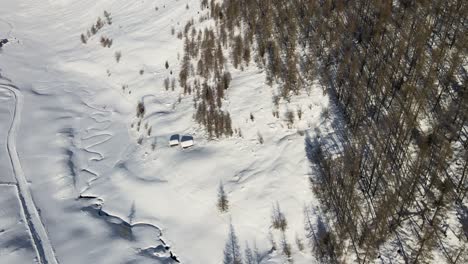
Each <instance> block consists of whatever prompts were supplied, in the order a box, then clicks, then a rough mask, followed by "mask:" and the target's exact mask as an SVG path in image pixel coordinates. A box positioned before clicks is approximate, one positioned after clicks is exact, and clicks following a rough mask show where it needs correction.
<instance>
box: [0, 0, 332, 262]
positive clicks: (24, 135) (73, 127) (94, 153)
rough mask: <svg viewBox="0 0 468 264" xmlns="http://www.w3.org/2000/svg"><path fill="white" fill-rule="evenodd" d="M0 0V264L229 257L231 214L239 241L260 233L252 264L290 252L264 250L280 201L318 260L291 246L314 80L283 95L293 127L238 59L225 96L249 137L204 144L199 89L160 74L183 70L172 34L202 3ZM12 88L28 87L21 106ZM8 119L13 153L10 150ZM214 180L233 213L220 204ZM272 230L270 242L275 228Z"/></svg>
mask: <svg viewBox="0 0 468 264" xmlns="http://www.w3.org/2000/svg"><path fill="white" fill-rule="evenodd" d="M187 5H188V6H189V8H188V9H187V7H186V6H187ZM0 6H2V8H1V9H0V17H1V20H0V39H1V38H4V37H8V38H9V39H10V43H8V44H7V45H5V46H4V47H3V48H2V49H0V77H1V79H0V83H1V84H2V86H0V172H1V173H0V190H1V191H0V201H2V202H1V203H0V204H2V208H0V246H1V248H0V263H2V264H3V263H5V264H10V263H62V264H63V263H66V264H68V263H77V264H78V263H109V264H111V263H112V264H114V263H175V261H176V260H177V261H179V262H180V263H187V264H189V263H191V264H205V263H206V264H211V263H213V264H216V263H222V259H223V249H224V246H225V242H226V240H227V236H228V231H229V225H230V223H232V224H233V226H234V227H235V230H236V234H237V236H238V238H239V240H240V244H241V247H242V248H245V244H246V242H248V243H249V245H251V246H253V245H254V244H256V246H257V247H258V249H259V251H260V252H261V253H262V255H263V256H264V258H263V260H262V262H261V263H285V262H287V261H286V260H285V258H284V257H283V256H281V254H280V253H279V251H278V252H271V251H270V249H271V244H270V242H269V232H270V230H273V229H272V228H271V211H272V207H273V204H275V203H276V202H278V203H279V204H280V206H281V208H282V210H283V211H284V213H285V215H286V218H287V221H288V228H287V230H286V235H287V239H288V242H289V243H291V245H292V247H293V248H294V249H293V257H294V261H295V263H313V262H314V261H315V260H314V259H313V258H312V256H311V255H310V250H309V249H306V250H305V251H304V252H300V251H299V250H297V247H296V245H295V243H294V241H295V239H296V236H297V237H299V238H300V239H302V241H303V242H304V243H306V240H305V237H304V214H303V210H304V207H305V206H315V205H316V203H317V202H316V201H315V199H314V197H313V194H312V192H311V190H310V185H309V179H308V178H309V174H310V173H311V169H310V163H309V160H308V159H307V156H306V150H305V149H306V141H305V136H306V135H308V134H313V133H316V130H317V129H320V130H322V133H329V132H330V131H328V130H327V128H329V127H330V123H329V121H326V122H322V121H323V119H322V118H320V114H321V112H322V109H323V108H326V107H328V104H329V102H328V98H327V97H326V96H325V95H323V92H322V89H321V88H320V87H319V86H317V85H312V86H311V87H310V90H309V91H308V92H304V93H303V94H301V95H298V96H295V97H293V98H292V102H291V103H289V104H288V107H289V108H288V109H289V110H292V111H296V110H297V109H299V108H300V109H301V110H302V111H303V116H302V118H301V120H299V119H297V117H296V119H297V120H296V122H295V123H294V125H293V126H292V127H291V128H289V127H288V125H287V122H286V121H285V118H284V113H285V112H286V110H288V109H287V107H286V104H285V103H284V102H281V103H280V109H279V110H280V118H276V117H274V116H273V115H272V111H273V102H272V96H273V95H274V94H275V89H274V88H271V87H269V86H267V85H266V84H265V76H264V73H263V72H262V71H261V70H258V69H257V68H256V67H255V66H254V65H253V63H252V64H251V67H247V68H246V69H245V70H244V71H240V70H235V69H232V70H231V74H232V77H233V80H232V84H231V87H230V88H229V90H228V91H227V100H226V102H224V105H225V107H226V109H227V110H229V112H230V114H231V117H232V120H233V128H236V129H240V130H241V131H242V137H239V136H234V137H232V138H222V139H219V140H208V139H207V136H206V133H205V132H204V131H203V130H202V128H201V127H200V126H199V125H198V124H196V122H195V121H194V120H193V114H194V108H193V98H192V96H189V95H183V93H182V91H181V89H180V88H179V87H176V89H175V91H171V90H169V91H166V90H165V89H164V86H163V82H164V79H165V78H167V77H170V78H172V77H174V78H176V79H177V78H178V69H179V65H180V63H181V56H182V53H183V41H182V40H181V39H178V38H177V37H176V35H177V32H179V31H183V28H184V26H185V23H186V22H187V21H188V20H190V19H192V18H193V19H194V21H195V24H197V23H199V22H198V18H199V17H200V16H201V15H203V14H206V12H207V10H200V4H199V1H195V0H187V1H181V0H179V1H169V0H166V1H161V0H156V1H146V0H142V1H136V2H132V1H117V0H101V1H94V0H80V1H72V0H48V1H38V0H32V1H24V0H18V1H10V0H0ZM156 7H157V10H156ZM104 10H106V11H107V12H109V13H110V14H111V16H112V24H111V25H108V24H106V25H105V26H104V27H103V28H102V29H101V30H100V31H99V32H98V33H97V34H96V35H95V36H92V37H91V38H90V39H89V40H88V41H87V44H83V43H82V42H81V41H80V34H81V33H85V32H86V30H88V29H89V28H90V26H91V25H92V24H93V23H95V22H96V19H97V18H98V17H102V18H104V17H103V12H104ZM172 27H173V28H174V29H175V32H176V34H174V35H173V34H171V28H172ZM101 35H103V36H106V37H109V38H111V39H112V40H113V44H112V46H111V47H110V48H107V47H102V46H101V44H100V43H99V38H100V36H101ZM117 51H120V52H121V54H122V57H121V59H120V61H119V62H116V59H115V52H117ZM166 61H168V64H169V65H170V66H169V69H166V68H165V62H166ZM122 86H125V87H126V88H125V89H122ZM6 87H10V88H8V89H7V88H6ZM11 87H17V89H16V88H11ZM13 95H17V96H21V98H22V99H21V100H22V109H21V114H20V116H18V117H15V114H18V111H16V110H15V105H17V104H18V98H17V97H16V99H15V98H14V97H13ZM15 100H16V101H15ZM139 101H143V102H144V104H145V106H146V114H145V116H144V119H143V123H142V124H141V128H140V131H138V130H137V124H136V122H137V118H136V111H135V109H136V106H137V103H138V102H139ZM294 106H295V108H294ZM250 114H252V115H253V116H254V120H253V121H252V120H251V119H250ZM15 120H17V121H15ZM12 122H17V123H16V124H15V126H16V129H14V130H13V131H12V133H13V134H12V135H11V137H13V139H12V140H13V141H14V142H11V144H14V147H13V148H15V150H14V151H13V152H15V153H16V152H17V155H10V156H8V153H9V152H12V151H11V148H10V147H9V146H8V147H7V145H8V144H9V142H8V140H9V137H10V136H9V135H10V134H9V133H10V132H9V131H10V124H12ZM145 126H147V127H148V128H149V127H151V135H148V134H149V133H148V132H147V131H148V129H147V128H145ZM173 134H180V135H192V136H193V137H194V142H195V145H194V146H193V147H191V148H188V149H181V148H180V147H173V148H171V147H170V146H169V138H170V136H171V135H173ZM259 135H261V137H262V138H263V141H264V143H263V144H261V143H260V142H259ZM139 139H141V142H138V141H139ZM153 148H154V150H153ZM12 164H13V165H12ZM18 165H20V166H21V171H19V172H18V171H17V166H18ZM15 175H16V176H19V177H15ZM21 175H23V176H24V177H23V176H21ZM221 182H222V183H223V184H224V188H225V190H226V192H227V195H228V200H229V205H230V208H229V211H228V212H227V213H221V212H219V210H218V208H217V207H216V202H217V190H218V186H219V184H220V183H221ZM16 186H17V187H16ZM17 190H19V192H18V191H17ZM21 195H23V196H24V198H23V199H24V201H22V200H21V199H20V197H21ZM28 195H29V196H28ZM22 203H24V204H25V205H26V206H25V208H26V210H27V211H30V212H29V213H28V212H27V214H25V213H24V212H23V209H22V208H21V204H22ZM4 204H5V205H6V206H5V208H3V205H4ZM28 214H30V216H25V215H28ZM28 222H29V223H30V224H28ZM31 227H33V228H35V229H36V230H35V231H34V230H32V231H31V230H30V229H31ZM32 233H37V234H38V238H37V239H36V238H33V237H31V234H32ZM272 233H273V236H274V238H275V240H276V241H277V243H279V241H280V232H279V231H277V230H273V231H272ZM41 252H43V253H41Z"/></svg>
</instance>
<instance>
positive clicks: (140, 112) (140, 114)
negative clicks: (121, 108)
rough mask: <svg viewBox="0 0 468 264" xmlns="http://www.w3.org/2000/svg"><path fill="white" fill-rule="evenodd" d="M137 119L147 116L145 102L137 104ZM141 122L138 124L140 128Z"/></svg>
mask: <svg viewBox="0 0 468 264" xmlns="http://www.w3.org/2000/svg"><path fill="white" fill-rule="evenodd" d="M136 112H137V117H143V116H144V115H145V105H144V104H143V102H138V104H137V110H136ZM140 123H141V121H139V122H138V126H140Z"/></svg>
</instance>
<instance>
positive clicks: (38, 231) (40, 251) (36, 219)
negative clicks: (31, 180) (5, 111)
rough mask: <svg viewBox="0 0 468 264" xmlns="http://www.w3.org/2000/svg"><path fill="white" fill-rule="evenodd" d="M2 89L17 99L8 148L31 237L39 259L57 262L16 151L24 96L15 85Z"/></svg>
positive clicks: (9, 131) (1, 87) (44, 262)
mask: <svg viewBox="0 0 468 264" xmlns="http://www.w3.org/2000/svg"><path fill="white" fill-rule="evenodd" d="M0 89H5V90H7V91H9V92H10V93H11V94H12V96H13V98H14V100H15V104H14V111H13V119H12V122H11V125H10V128H9V130H8V138H7V150H8V155H9V157H10V160H11V164H12V167H13V173H14V176H15V179H16V182H17V186H18V193H19V198H20V202H21V206H22V207H23V210H24V214H25V216H26V221H27V223H28V227H29V230H30V232H31V237H32V239H33V242H34V246H35V247H36V250H37V255H38V259H39V262H40V263H42V264H57V263H58V262H57V259H56V257H55V252H54V249H53V247H52V244H51V243H50V240H49V238H48V235H47V231H46V229H45V227H44V224H43V223H42V220H41V217H40V215H39V212H38V210H37V207H36V205H35V204H34V200H33V198H32V195H31V191H30V189H29V186H28V182H27V180H26V177H25V176H24V172H23V169H22V167H21V163H20V160H19V156H18V152H17V151H16V133H17V129H18V127H19V125H20V122H21V109H22V106H23V97H22V94H21V93H20V91H19V90H18V89H17V88H16V87H15V86H13V85H10V84H2V83H0Z"/></svg>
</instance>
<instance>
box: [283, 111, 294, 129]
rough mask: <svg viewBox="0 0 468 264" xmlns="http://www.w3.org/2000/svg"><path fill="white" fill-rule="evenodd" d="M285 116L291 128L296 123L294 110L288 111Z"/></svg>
mask: <svg viewBox="0 0 468 264" xmlns="http://www.w3.org/2000/svg"><path fill="white" fill-rule="evenodd" d="M285 117H286V121H287V122H288V127H289V128H291V127H292V125H293V124H294V112H293V111H291V110H288V111H286V114H285Z"/></svg>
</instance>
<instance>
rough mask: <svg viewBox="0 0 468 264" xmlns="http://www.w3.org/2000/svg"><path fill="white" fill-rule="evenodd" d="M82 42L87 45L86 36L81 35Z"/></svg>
mask: <svg viewBox="0 0 468 264" xmlns="http://www.w3.org/2000/svg"><path fill="white" fill-rule="evenodd" d="M81 42H82V43H83V44H86V42H88V39H87V38H86V36H85V35H84V34H81Z"/></svg>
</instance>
